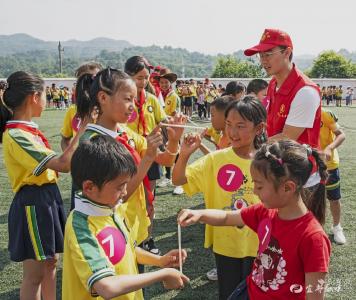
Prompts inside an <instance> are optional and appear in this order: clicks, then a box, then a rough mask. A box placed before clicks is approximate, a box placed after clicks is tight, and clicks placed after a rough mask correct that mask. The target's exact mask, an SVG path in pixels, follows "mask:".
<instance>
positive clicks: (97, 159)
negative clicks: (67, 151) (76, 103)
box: [62, 135, 189, 300]
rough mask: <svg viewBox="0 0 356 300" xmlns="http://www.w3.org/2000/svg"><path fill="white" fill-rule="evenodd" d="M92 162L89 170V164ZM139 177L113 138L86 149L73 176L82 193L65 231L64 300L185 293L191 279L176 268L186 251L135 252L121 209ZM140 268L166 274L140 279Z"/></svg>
mask: <svg viewBox="0 0 356 300" xmlns="http://www.w3.org/2000/svg"><path fill="white" fill-rule="evenodd" d="M88 161H90V164H88V163H87V162H88ZM136 171H137V168H136V165H135V161H134V159H133V157H132V155H131V153H130V152H129V151H128V150H127V149H126V148H125V146H124V145H122V144H120V143H117V142H116V141H115V140H114V139H113V138H112V137H110V136H101V135H98V136H95V137H93V138H92V139H91V140H88V141H85V142H83V143H81V144H80V145H79V147H78V149H77V150H76V151H75V153H74V155H73V159H72V162H71V174H72V178H73V182H74V183H75V185H76V186H78V187H80V190H81V192H78V193H77V194H76V198H75V201H76V205H75V209H74V210H73V211H72V212H71V213H70V215H69V217H68V222H67V224H66V228H65V240H64V257H63V280H62V299H63V300H70V299H73V300H77V299H91V298H92V297H95V298H96V299H103V298H104V299H117V300H119V299H120V300H124V299H125V300H140V299H143V295H142V288H143V287H146V286H148V285H151V284H153V283H156V282H162V283H163V284H164V286H165V288H168V289H174V288H175V289H177V288H182V287H183V286H184V284H185V283H187V282H188V281H189V279H188V278H187V277H186V276H185V275H183V274H182V273H181V272H179V271H178V270H176V269H173V267H177V266H178V265H179V254H181V256H182V261H184V260H185V258H186V251H185V250H182V251H181V253H179V251H178V250H171V251H169V252H168V253H167V254H165V255H163V256H158V255H153V254H151V253H149V252H147V251H145V250H142V249H140V248H138V247H136V246H135V244H134V241H133V240H132V238H131V236H130V232H129V229H128V228H127V227H126V224H125V220H124V216H123V215H121V214H120V210H119V209H117V207H118V206H120V205H122V204H121V203H122V201H123V200H121V199H123V198H124V197H125V195H126V193H127V190H126V187H127V184H128V182H129V181H130V180H131V178H132V176H133V175H134V174H135V172H136ZM137 263H140V264H148V265H153V266H157V267H161V268H163V269H161V270H158V271H154V272H150V273H147V274H138V270H137Z"/></svg>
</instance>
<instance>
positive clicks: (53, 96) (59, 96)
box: [46, 83, 74, 110]
mask: <svg viewBox="0 0 356 300" xmlns="http://www.w3.org/2000/svg"><path fill="white" fill-rule="evenodd" d="M73 88H74V87H73ZM73 95H74V93H73V89H72V90H71V91H70V90H69V88H68V87H67V86H63V85H60V86H59V87H57V86H56V84H55V83H52V85H51V86H50V87H49V86H46V101H47V104H46V107H47V108H55V109H62V110H63V109H67V108H68V107H69V106H70V104H71V103H73V102H74V98H73Z"/></svg>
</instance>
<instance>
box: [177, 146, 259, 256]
mask: <svg viewBox="0 0 356 300" xmlns="http://www.w3.org/2000/svg"><path fill="white" fill-rule="evenodd" d="M250 165H251V160H247V159H242V158H240V157H239V156H237V155H236V154H235V152H234V151H233V150H232V148H231V147H229V148H226V149H223V150H218V151H215V152H212V153H209V154H207V155H205V156H203V157H202V158H200V159H198V160H197V161H195V162H194V163H192V164H191V165H189V166H188V167H187V169H186V177H187V183H186V184H185V185H183V189H184V191H185V192H186V193H187V195H188V196H192V195H194V194H196V193H199V192H201V193H203V194H204V200H205V206H206V208H208V209H209V208H210V209H222V210H229V211H231V210H236V209H242V208H244V207H247V206H250V205H253V204H255V203H258V202H259V200H258V198H257V196H256V195H254V194H253V183H252V179H251V175H250ZM211 246H212V248H213V251H214V253H218V254H220V255H224V256H228V257H234V258H243V257H246V256H256V254H257V246H258V238H257V235H256V233H255V232H253V231H252V230H251V229H249V228H248V227H247V226H245V227H243V228H242V229H239V228H237V227H234V226H226V227H218V226H216V227H214V226H210V225H206V227H205V247H206V248H208V247H211Z"/></svg>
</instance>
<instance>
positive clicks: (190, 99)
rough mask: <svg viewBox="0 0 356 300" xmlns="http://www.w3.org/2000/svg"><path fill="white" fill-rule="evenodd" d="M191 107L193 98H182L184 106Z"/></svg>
mask: <svg viewBox="0 0 356 300" xmlns="http://www.w3.org/2000/svg"><path fill="white" fill-rule="evenodd" d="M192 105H193V98H192V97H185V98H184V106H188V107H191V106H192Z"/></svg>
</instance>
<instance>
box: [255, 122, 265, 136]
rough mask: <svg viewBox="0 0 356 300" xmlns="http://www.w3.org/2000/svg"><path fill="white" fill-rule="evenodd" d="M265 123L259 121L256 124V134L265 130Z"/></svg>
mask: <svg viewBox="0 0 356 300" xmlns="http://www.w3.org/2000/svg"><path fill="white" fill-rule="evenodd" d="M265 127H266V126H265V123H260V124H258V125H257V126H256V134H257V135H261V134H262V133H263V132H264V130H265Z"/></svg>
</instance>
